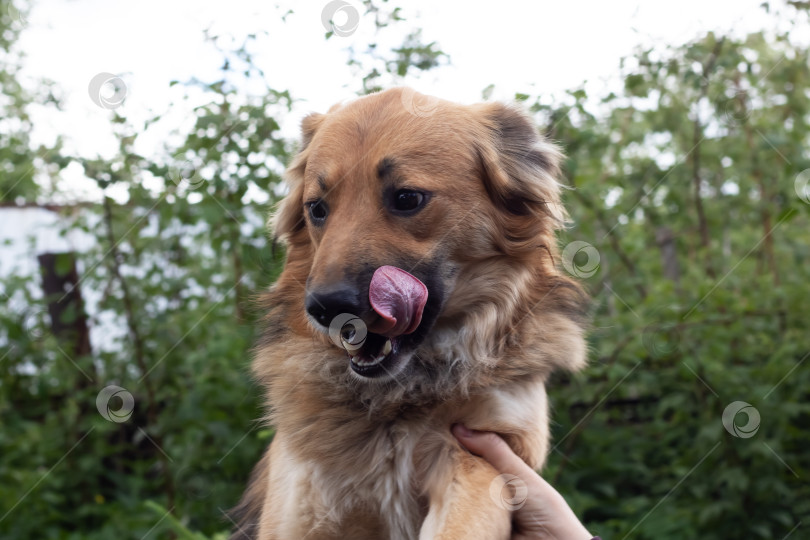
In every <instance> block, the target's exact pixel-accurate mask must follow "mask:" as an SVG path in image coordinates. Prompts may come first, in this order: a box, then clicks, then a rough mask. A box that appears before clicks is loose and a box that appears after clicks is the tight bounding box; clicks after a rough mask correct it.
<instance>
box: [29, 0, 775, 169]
mask: <svg viewBox="0 0 810 540" xmlns="http://www.w3.org/2000/svg"><path fill="white" fill-rule="evenodd" d="M17 1H18V2H19V1H20V0H17ZM351 1H353V0H350V2H351ZM33 2H34V3H33V6H32V9H31V12H30V13H29V16H28V17H27V20H26V21H25V28H24V31H23V33H22V36H21V39H20V42H19V43H18V47H19V48H20V49H21V50H23V51H24V52H25V54H26V56H27V58H26V61H25V67H24V73H25V75H27V76H28V77H31V78H32V79H35V78H40V77H45V78H48V79H52V80H54V81H55V82H56V83H57V85H58V87H59V88H61V89H62V90H63V92H64V101H65V107H64V109H65V110H64V112H61V113H56V114H54V113H53V112H50V113H49V114H47V115H38V116H37V118H36V120H37V126H36V131H35V134H36V137H37V140H45V141H47V140H50V139H52V138H53V137H54V136H55V135H56V134H57V133H61V134H64V135H66V136H67V137H68V138H69V142H70V146H69V149H70V150H75V151H77V152H78V153H79V154H81V155H84V156H94V155H96V154H101V155H107V156H109V155H110V154H111V153H112V152H114V150H115V142H114V141H113V140H112V139H111V137H110V136H109V134H110V129H109V117H110V113H109V111H106V110H104V109H101V108H99V107H97V106H96V105H94V104H93V103H92V102H91V100H90V99H89V96H88V84H89V81H90V79H91V78H92V77H93V76H94V75H96V74H98V73H100V72H110V73H114V74H121V75H122V76H123V78H124V80H125V81H126V83H127V91H128V93H127V98H126V101H125V103H124V105H123V108H122V109H121V112H123V113H124V114H125V115H126V116H127V117H129V118H130V119H133V120H142V119H144V118H146V117H148V116H149V114H150V111H151V112H152V113H161V112H165V111H167V110H168V108H169V104H170V102H172V101H174V102H176V103H177V102H180V98H181V96H182V94H183V89H182V88H179V87H175V88H173V89H170V88H169V82H170V81H171V80H174V79H177V80H180V81H185V80H188V79H189V78H191V77H192V76H196V77H198V78H201V79H204V80H206V79H207V80H212V79H213V77H215V76H216V75H217V68H218V67H219V66H220V63H221V57H220V56H219V55H218V53H216V52H215V51H214V50H213V49H212V48H211V47H210V46H208V45H206V44H205V43H204V41H203V30H204V29H205V28H209V27H210V28H213V29H214V32H215V33H220V34H232V35H235V36H237V37H241V36H245V35H247V34H249V33H253V32H267V33H268V36H267V37H266V38H262V39H261V40H260V41H259V42H258V44H257V47H256V53H257V57H258V58H257V59H258V62H259V64H260V65H261V67H262V68H263V69H264V70H265V72H266V73H267V75H268V78H269V81H270V85H271V86H272V87H274V88H276V89H278V90H284V89H289V90H291V92H292V94H293V96H294V97H296V98H298V99H301V100H303V101H302V103H301V104H300V105H299V107H298V108H297V109H296V111H295V114H293V115H292V116H291V117H290V118H287V119H285V122H284V132H285V133H289V134H291V135H292V134H294V133H295V132H296V131H297V125H298V121H299V120H300V118H301V117H302V116H303V115H304V114H305V113H306V112H308V111H311V110H321V111H322V110H325V109H326V108H328V107H329V106H330V105H331V104H332V103H334V102H336V101H340V100H343V99H347V98H350V97H352V96H354V94H355V91H356V90H357V89H358V88H359V86H360V84H359V81H356V80H353V77H352V73H351V71H350V69H349V68H348V67H347V66H346V59H347V57H348V55H347V52H346V50H345V49H346V47H348V46H350V45H356V46H357V47H358V48H364V46H365V44H367V43H368V42H369V41H370V40H371V39H372V38H373V32H374V29H373V24H372V21H371V20H370V19H361V21H360V25H359V27H358V29H357V31H356V32H355V33H354V34H352V35H351V36H349V37H337V36H336V37H333V38H332V39H330V40H328V41H327V40H325V39H324V33H325V30H324V28H323V26H322V23H321V11H322V10H323V8H324V6H325V5H326V4H327V2H326V1H325V0H315V1H309V0H307V1H299V2H297V3H295V2H293V1H292V0H287V1H286V2H285V1H282V2H280V5H276V4H275V3H271V2H267V1H258V0H230V1H227V2H225V1H221V0H220V1H207V2H206V1H193V0H162V1H161V0H141V1H138V2H132V1H126V2H125V1H121V0H33ZM397 3H399V4H403V5H406V6H408V10H407V11H406V13H405V14H406V16H407V17H408V18H409V22H408V23H404V24H403V30H405V29H406V28H407V27H409V26H410V23H411V22H412V23H413V24H414V25H417V26H421V27H422V28H423V36H424V39H425V40H426V41H430V40H436V41H438V42H439V44H440V46H441V48H442V49H443V50H444V51H445V52H447V53H448V54H449V55H450V58H451V62H452V66H451V67H448V68H446V69H442V70H439V71H437V72H435V73H429V74H427V75H426V76H425V77H423V79H422V80H420V81H408V83H409V84H411V85H413V86H415V87H416V88H417V89H419V90H420V91H423V92H427V93H431V94H435V95H439V96H441V97H443V98H446V99H451V100H455V101H462V102H473V101H476V100H478V99H480V97H481V91H482V90H483V89H484V88H485V87H486V86H487V85H489V84H491V83H494V84H495V85H496V90H495V93H494V95H493V97H495V98H502V99H503V98H505V99H508V98H510V97H512V96H513V95H514V93H515V92H516V91H522V92H528V93H532V92H542V93H561V92H562V91H563V90H564V89H567V88H572V87H574V86H577V85H579V84H581V83H582V82H583V81H585V80H587V81H589V84H590V85H591V86H592V87H593V88H596V89H598V87H599V86H600V85H603V84H604V82H603V79H607V78H609V77H610V76H611V75H613V74H615V73H616V71H617V68H618V61H619V58H620V57H622V56H624V55H628V54H630V53H631V52H632V50H633V47H634V46H635V45H637V44H639V43H659V44H660V43H680V42H684V41H686V40H688V39H689V38H691V37H694V36H695V35H697V34H698V33H699V32H700V31H701V30H705V29H714V28H720V29H734V30H736V31H739V32H744V31H748V30H755V29H758V28H759V27H760V26H762V24H764V23H765V21H767V17H766V16H765V15H764V14H763V12H762V11H761V9H760V8H758V5H759V3H760V0H681V1H680V2H663V1H655V2H653V1H647V2H640V1H639V0H635V1H632V0H613V1H610V2H606V1H604V0H593V1H568V2H560V1H554V2H552V1H536V2H530V1H522V2H521V1H517V0H499V1H498V2H464V1H461V0H453V1H448V0H442V1H439V0H409V1H406V0H402V1H401V2H396V0H395V1H394V4H397ZM355 5H358V9H359V10H360V12H361V13H362V9H360V8H359V4H358V3H356V4H355ZM287 9H293V10H294V13H293V14H291V15H289V16H288V17H287V19H286V22H282V20H281V15H282V14H283V13H285V12H286V11H287ZM337 20H338V22H340V19H337ZM400 35H401V34H400ZM391 37H392V38H393V39H392V41H391V43H390V44H391V45H397V44H398V43H397V42H396V36H391ZM176 109H177V111H175V113H176V115H175V116H174V117H170V118H167V121H166V124H167V125H170V126H171V127H172V128H177V127H179V126H180V125H182V123H183V121H184V120H185V121H186V122H187V121H188V120H189V116H188V111H187V109H183V108H182V107H177V108H176ZM164 139H165V134H164V135H162V136H159V137H157V138H155V139H154V140H151V141H150V140H148V138H147V139H145V140H144V143H143V144H145V145H151V146H152V148H147V149H143V148H142V149H140V150H142V151H144V150H145V151H147V152H148V151H149V150H150V149H151V150H156V149H158V148H160V146H161V144H162V143H163V140H164Z"/></svg>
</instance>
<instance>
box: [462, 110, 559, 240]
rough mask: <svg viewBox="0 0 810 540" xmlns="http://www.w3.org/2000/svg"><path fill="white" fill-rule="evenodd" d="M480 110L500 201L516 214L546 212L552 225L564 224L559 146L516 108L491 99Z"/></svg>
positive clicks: (490, 178)
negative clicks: (559, 178) (541, 132)
mask: <svg viewBox="0 0 810 540" xmlns="http://www.w3.org/2000/svg"><path fill="white" fill-rule="evenodd" d="M478 114H479V118H481V120H482V122H483V123H484V126H485V128H486V130H485V136H484V138H483V140H482V141H480V142H479V144H478V148H477V150H478V154H479V157H480V160H481V164H482V168H483V180H484V185H485V187H486V189H487V192H488V193H489V196H490V197H491V198H492V200H493V202H494V203H495V205H496V206H497V207H498V208H499V209H501V210H502V211H504V212H506V213H507V214H509V215H511V216H530V215H534V216H535V217H536V216H537V215H538V214H540V215H545V216H546V217H547V218H550V225H551V227H552V228H553V229H556V228H560V227H562V226H563V225H564V224H565V221H566V219H567V215H566V213H565V209H564V208H563V206H562V204H561V202H560V184H559V183H558V182H557V177H558V176H559V174H560V161H561V160H562V153H561V152H560V150H559V149H558V148H557V146H555V145H554V144H552V143H551V142H549V141H548V140H546V139H545V137H543V136H541V135H540V134H539V133H538V132H537V129H536V128H535V126H534V124H533V123H532V121H531V119H530V118H529V117H528V116H527V114H526V113H524V112H523V111H521V110H520V109H518V108H517V107H515V106H508V105H503V104H501V103H487V104H485V105H482V106H481V109H480V110H479V111H478Z"/></svg>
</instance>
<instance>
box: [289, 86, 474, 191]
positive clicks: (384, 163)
mask: <svg viewBox="0 0 810 540" xmlns="http://www.w3.org/2000/svg"><path fill="white" fill-rule="evenodd" d="M372 98H378V96H369V97H367V98H363V99H360V100H358V101H356V102H353V103H351V104H349V105H346V106H344V107H341V108H339V109H337V110H333V111H331V112H330V113H328V114H327V115H326V117H325V118H324V121H323V123H322V124H321V125H320V127H319V129H318V132H317V134H316V135H315V137H314V138H313V140H312V142H311V144H310V146H309V148H308V158H307V167H306V174H305V176H306V181H307V183H308V184H311V183H314V182H317V181H319V180H320V181H321V183H323V182H326V181H328V180H330V179H334V178H338V179H341V180H348V179H351V178H359V177H365V178H368V177H369V176H377V177H381V176H383V175H384V174H383V173H385V172H392V170H393V172H396V173H400V174H403V173H407V172H412V173H413V172H428V173H429V172H431V171H430V170H429V169H430V168H435V167H437V166H439V165H440V164H442V166H446V164H447V163H448V162H453V163H454V164H455V165H456V166H460V165H462V164H463V162H465V161H467V160H466V159H464V158H466V157H467V155H468V154H469V153H470V151H471V143H470V141H469V137H468V136H466V132H465V130H464V129H463V127H464V125H465V123H467V122H469V117H468V115H467V114H464V111H463V110H461V109H459V108H458V107H457V106H456V107H450V106H448V105H450V104H444V103H439V104H437V105H436V106H435V108H434V109H433V110H432V111H431V114H415V113H414V112H413V111H412V110H409V109H408V108H407V107H406V106H404V105H403V103H402V100H401V99H391V98H390V96H389V97H388V99H381V98H378V99H372Z"/></svg>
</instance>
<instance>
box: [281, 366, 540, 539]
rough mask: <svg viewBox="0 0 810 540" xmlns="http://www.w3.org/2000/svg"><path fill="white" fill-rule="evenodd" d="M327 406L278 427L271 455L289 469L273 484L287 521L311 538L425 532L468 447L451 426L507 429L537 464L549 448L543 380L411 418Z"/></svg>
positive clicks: (400, 535) (403, 535) (414, 535)
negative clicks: (293, 428)
mask: <svg viewBox="0 0 810 540" xmlns="http://www.w3.org/2000/svg"><path fill="white" fill-rule="evenodd" d="M321 412H322V414H321V415H318V416H317V417H311V418H310V422H309V423H308V424H307V425H306V426H305V427H303V429H300V427H301V426H299V430H298V432H296V433H291V432H288V431H286V430H283V429H282V430H280V431H279V435H278V440H277V441H274V443H273V445H274V446H276V445H277V443H278V444H279V446H278V448H276V449H275V451H276V452H278V454H277V455H275V456H273V457H271V462H273V463H274V464H278V465H277V466H279V467H284V471H285V472H284V473H279V474H278V475H277V476H276V475H273V477H271V482H270V484H271V486H273V489H274V491H275V492H276V493H279V494H280V496H281V498H280V500H279V503H281V504H282V505H283V506H284V508H283V509H282V511H281V514H282V515H281V516H280V519H281V520H282V521H284V520H285V519H287V518H285V515H286V516H290V519H296V520H298V522H300V523H302V524H304V527H305V528H304V530H303V532H305V533H307V535H308V536H307V538H310V539H312V538H315V539H317V538H322V537H323V538H335V537H341V536H345V535H346V534H348V535H349V536H351V537H352V538H358V539H359V538H380V537H384V538H392V539H400V538H401V539H408V538H417V537H419V532H420V527H421V526H422V524H423V522H424V520H425V517H426V515H427V513H428V509H429V508H428V498H427V494H428V493H429V492H430V491H431V489H432V488H434V487H435V486H443V485H446V484H447V483H449V482H452V478H451V477H449V476H448V475H449V473H450V471H451V470H452V462H453V460H454V459H456V458H457V453H458V452H463V450H461V449H460V447H459V446H458V444H457V443H456V441H455V440H454V439H453V437H452V435H451V434H450V425H451V424H452V423H453V422H457V421H463V422H464V423H465V424H466V425H468V426H470V427H472V428H474V429H475V428H479V429H485V428H486V429H497V430H498V431H500V432H501V433H506V434H510V435H511V436H512V439H511V440H512V442H514V443H515V444H513V446H516V447H517V448H516V449H517V450H518V451H519V453H522V454H524V457H525V458H526V459H528V460H529V461H530V462H533V463H534V464H536V465H539V462H540V461H542V458H543V456H544V455H545V449H546V444H547V432H546V428H545V426H546V424H547V420H546V398H545V390H544V387H543V383H542V381H540V380H538V381H535V382H533V383H530V384H525V385H523V386H514V387H512V388H510V389H509V391H508V392H507V391H505V390H497V389H493V390H490V391H488V392H487V393H486V394H480V395H478V396H476V397H475V398H466V399H464V400H458V401H452V402H447V403H444V404H442V405H440V406H436V407H434V408H431V409H428V410H423V411H422V412H421V413H420V415H419V416H416V417H410V418H401V419H396V420H389V421H378V422H377V421H375V419H374V418H370V417H364V418H354V419H353V420H350V419H349V418H347V417H346V416H344V415H341V414H339V412H338V411H336V410H326V409H324V410H323V411H321ZM303 441H309V444H308V445H304V444H302V443H303ZM312 441H318V444H317V445H316V446H313V445H312ZM271 450H272V448H271ZM279 470H280V469H277V471H279ZM285 499H286V500H285ZM290 499H294V500H295V502H291V501H290ZM274 510H275V512H278V511H279V508H277V507H276V508H275V509H274ZM302 515H305V516H306V517H305V518H304V519H301V518H302ZM292 516H295V517H294V518H293V517H292ZM274 528H278V529H285V527H283V526H282V527H278V526H274ZM290 537H294V535H290Z"/></svg>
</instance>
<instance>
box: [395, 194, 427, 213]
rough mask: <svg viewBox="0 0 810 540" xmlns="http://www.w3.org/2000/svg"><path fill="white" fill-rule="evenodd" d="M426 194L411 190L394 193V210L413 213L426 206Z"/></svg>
mask: <svg viewBox="0 0 810 540" xmlns="http://www.w3.org/2000/svg"><path fill="white" fill-rule="evenodd" d="M425 200H426V197H425V194H424V193H421V192H419V191H413V190H410V189H400V190H398V191H396V192H395V193H394V210H397V211H398V212H413V211H414V210H417V209H418V208H420V207H421V206H422V205H423V204H425Z"/></svg>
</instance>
